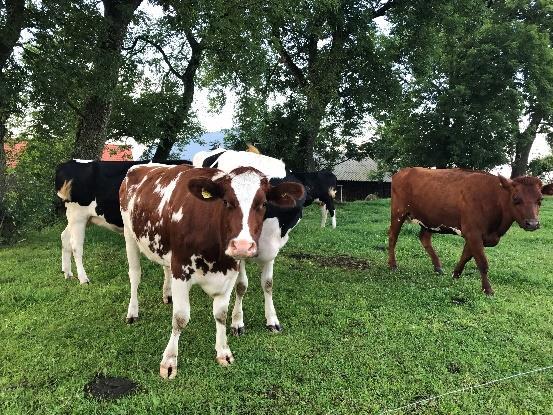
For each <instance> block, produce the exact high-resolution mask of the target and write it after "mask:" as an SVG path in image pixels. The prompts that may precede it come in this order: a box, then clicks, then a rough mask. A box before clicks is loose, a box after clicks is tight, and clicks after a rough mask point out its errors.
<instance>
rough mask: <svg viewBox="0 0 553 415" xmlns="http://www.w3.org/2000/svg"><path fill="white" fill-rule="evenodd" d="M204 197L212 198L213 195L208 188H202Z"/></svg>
mask: <svg viewBox="0 0 553 415" xmlns="http://www.w3.org/2000/svg"><path fill="white" fill-rule="evenodd" d="M202 197H203V198H204V199H211V198H212V197H213V196H211V193H209V192H208V191H207V190H205V189H202Z"/></svg>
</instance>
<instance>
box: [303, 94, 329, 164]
mask: <svg viewBox="0 0 553 415" xmlns="http://www.w3.org/2000/svg"><path fill="white" fill-rule="evenodd" d="M317 107H318V105H316V104H312V103H311V104H310V103H308V105H307V111H306V116H307V119H306V120H305V124H304V127H303V132H302V135H301V137H300V143H299V144H300V145H299V147H300V154H303V160H302V161H303V165H302V166H301V167H300V168H301V170H303V171H315V170H316V169H317V164H316V163H315V143H316V141H317V136H318V135H319V130H320V128H321V122H322V120H323V116H324V110H323V111H321V109H320V108H317Z"/></svg>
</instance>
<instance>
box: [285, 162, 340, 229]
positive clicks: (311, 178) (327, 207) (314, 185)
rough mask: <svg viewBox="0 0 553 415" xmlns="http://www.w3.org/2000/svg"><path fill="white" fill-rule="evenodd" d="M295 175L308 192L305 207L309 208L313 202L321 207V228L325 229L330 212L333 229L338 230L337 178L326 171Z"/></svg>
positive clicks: (295, 173) (296, 173) (297, 173)
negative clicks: (335, 205)
mask: <svg viewBox="0 0 553 415" xmlns="http://www.w3.org/2000/svg"><path fill="white" fill-rule="evenodd" d="M293 174H294V176H296V177H297V178H298V179H300V180H301V182H302V184H303V185H304V187H305V191H306V192H307V197H306V199H305V206H309V205H310V204H312V203H313V202H317V203H318V204H319V205H320V206H321V214H322V219H321V228H324V227H325V225H326V219H327V214H328V213H329V212H330V217H331V218H332V227H333V228H336V209H335V208H334V198H335V197H336V176H335V175H334V174H333V173H331V172H329V171H324V170H323V171H316V172H309V173H299V172H294V173H293Z"/></svg>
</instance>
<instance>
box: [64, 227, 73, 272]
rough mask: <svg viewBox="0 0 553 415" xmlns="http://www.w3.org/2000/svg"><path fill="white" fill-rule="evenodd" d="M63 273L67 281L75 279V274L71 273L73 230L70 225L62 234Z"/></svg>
mask: <svg viewBox="0 0 553 415" xmlns="http://www.w3.org/2000/svg"><path fill="white" fill-rule="evenodd" d="M61 272H63V275H64V276H65V279H70V278H72V277H73V272H71V230H70V229H69V224H67V226H66V227H65V229H64V230H63V232H62V233H61Z"/></svg>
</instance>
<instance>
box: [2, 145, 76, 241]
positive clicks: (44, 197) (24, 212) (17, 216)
mask: <svg viewBox="0 0 553 415" xmlns="http://www.w3.org/2000/svg"><path fill="white" fill-rule="evenodd" d="M69 149H70V141H69V140H52V139H49V140H48V141H47V142H44V140H40V139H29V140H27V147H26V148H25V150H24V152H23V153H22V154H21V156H20V157H19V160H18V162H17V166H16V167H15V168H8V171H7V192H6V215H5V219H4V221H3V223H1V224H0V235H1V236H0V243H7V242H13V240H14V239H16V238H17V237H18V236H20V235H21V234H22V233H24V232H26V231H28V230H33V229H40V228H42V227H44V226H46V225H50V224H52V223H53V222H55V221H56V220H57V218H58V216H57V215H56V206H60V204H59V200H58V198H57V196H56V194H55V188H54V175H55V171H56V167H57V165H58V164H59V163H61V162H63V161H65V160H66V159H68V157H69Z"/></svg>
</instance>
